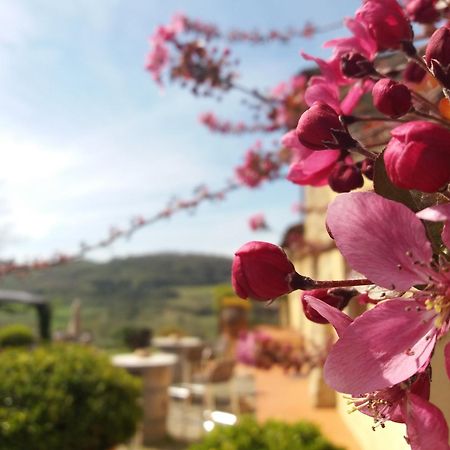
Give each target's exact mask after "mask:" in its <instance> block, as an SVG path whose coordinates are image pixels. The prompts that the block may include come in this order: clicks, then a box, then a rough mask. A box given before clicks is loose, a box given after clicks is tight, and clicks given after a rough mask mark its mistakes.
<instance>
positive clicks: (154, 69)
mask: <svg viewBox="0 0 450 450" xmlns="http://www.w3.org/2000/svg"><path fill="white" fill-rule="evenodd" d="M168 62H169V50H168V49H167V47H166V45H165V44H164V42H153V45H152V48H151V50H150V52H149V53H148V55H147V61H146V64H145V68H146V69H147V70H148V71H149V72H150V73H151V75H152V77H153V79H154V80H155V81H156V82H157V83H158V84H161V83H162V82H161V74H162V72H163V70H164V68H165V67H166V65H167V64H168Z"/></svg>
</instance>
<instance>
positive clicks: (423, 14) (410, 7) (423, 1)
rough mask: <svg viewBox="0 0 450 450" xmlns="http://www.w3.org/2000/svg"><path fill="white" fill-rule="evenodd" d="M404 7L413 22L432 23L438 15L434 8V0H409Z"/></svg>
mask: <svg viewBox="0 0 450 450" xmlns="http://www.w3.org/2000/svg"><path fill="white" fill-rule="evenodd" d="M405 9H406V13H407V14H408V16H409V18H410V19H411V20H412V21H413V22H418V23H433V22H435V21H436V20H437V19H439V16H440V14H439V11H438V10H437V9H436V0H411V1H410V2H409V3H408V4H407V5H406V8H405Z"/></svg>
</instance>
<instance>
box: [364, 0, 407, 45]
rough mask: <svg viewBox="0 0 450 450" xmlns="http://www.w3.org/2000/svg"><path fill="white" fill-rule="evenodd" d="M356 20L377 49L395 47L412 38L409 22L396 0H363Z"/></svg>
mask: <svg viewBox="0 0 450 450" xmlns="http://www.w3.org/2000/svg"><path fill="white" fill-rule="evenodd" d="M356 20H357V21H358V22H360V23H361V24H363V25H364V26H365V27H366V28H367V30H368V32H369V34H370V36H371V37H372V39H373V40H375V41H376V43H377V46H378V50H387V49H397V48H399V47H400V46H401V44H402V43H403V42H405V41H411V40H412V38H413V32H412V28H411V24H410V23H409V20H408V19H407V17H406V16H405V14H404V11H403V10H402V8H401V7H400V5H399V4H398V3H397V1H396V0H365V1H364V4H363V5H362V6H361V8H359V9H358V11H356Z"/></svg>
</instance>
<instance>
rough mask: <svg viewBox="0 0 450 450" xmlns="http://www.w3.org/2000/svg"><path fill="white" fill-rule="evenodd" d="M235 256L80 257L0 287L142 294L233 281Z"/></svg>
mask: <svg viewBox="0 0 450 450" xmlns="http://www.w3.org/2000/svg"><path fill="white" fill-rule="evenodd" d="M230 276H231V259H229V258H225V257H219V256H210V255H199V254H181V253H180V254H178V253H157V254H151V255H145V256H132V257H128V258H117V259H113V260H111V261H108V262H105V263H97V262H92V261H80V262H76V263H71V264H67V265H63V266H59V267H55V268H53V269H48V270H42V271H36V272H33V273H31V274H29V275H27V276H24V277H8V278H5V279H2V280H0V287H3V288H12V289H14V288H20V289H26V290H31V291H34V292H36V293H40V294H44V295H55V293H57V294H58V295H68V296H71V297H72V296H73V295H75V294H80V295H82V294H94V295H96V296H97V295H98V296H101V297H109V296H111V295H113V296H117V295H131V296H142V295H143V294H148V293H151V292H152V291H153V290H155V289H159V288H168V287H175V286H202V285H206V284H217V283H224V282H229V281H230Z"/></svg>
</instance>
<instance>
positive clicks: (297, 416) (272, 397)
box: [253, 368, 360, 450]
mask: <svg viewBox="0 0 450 450" xmlns="http://www.w3.org/2000/svg"><path fill="white" fill-rule="evenodd" d="M253 372H254V374H255V377H256V389H257V391H258V396H257V403H256V411H257V417H258V420H260V421H265V420H267V419H279V420H283V421H286V422H296V421H299V420H309V421H311V422H314V423H316V424H317V425H319V426H320V428H321V430H322V432H323V434H324V435H325V436H327V437H328V439H329V440H330V441H331V442H333V443H334V444H337V445H341V446H343V447H345V448H346V449H347V450H360V447H359V446H358V444H357V443H356V441H355V439H354V438H353V436H352V435H351V433H350V431H349V429H348V428H347V426H346V425H345V423H344V422H343V420H342V419H341V418H340V416H339V414H338V413H337V411H336V410H335V409H334V408H314V407H312V406H311V404H310V403H309V401H308V379H307V378H300V377H295V376H289V375H285V374H284V373H283V372H282V371H281V370H278V369H275V368H274V369H271V370H269V371H263V370H254V371H253Z"/></svg>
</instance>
